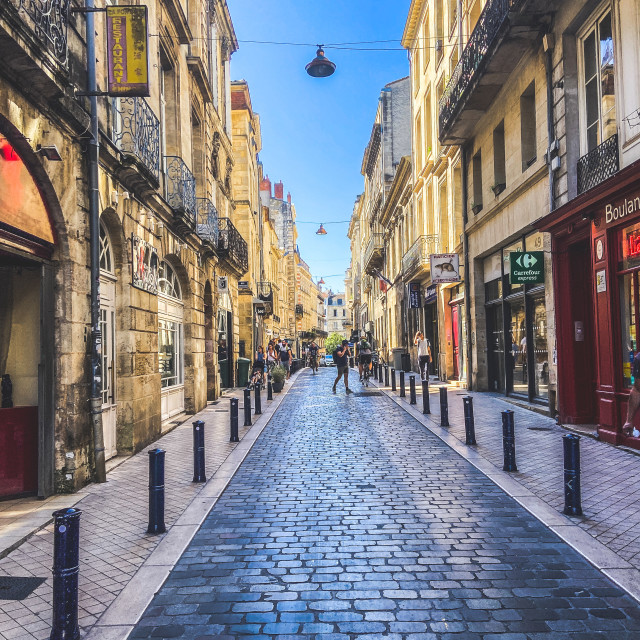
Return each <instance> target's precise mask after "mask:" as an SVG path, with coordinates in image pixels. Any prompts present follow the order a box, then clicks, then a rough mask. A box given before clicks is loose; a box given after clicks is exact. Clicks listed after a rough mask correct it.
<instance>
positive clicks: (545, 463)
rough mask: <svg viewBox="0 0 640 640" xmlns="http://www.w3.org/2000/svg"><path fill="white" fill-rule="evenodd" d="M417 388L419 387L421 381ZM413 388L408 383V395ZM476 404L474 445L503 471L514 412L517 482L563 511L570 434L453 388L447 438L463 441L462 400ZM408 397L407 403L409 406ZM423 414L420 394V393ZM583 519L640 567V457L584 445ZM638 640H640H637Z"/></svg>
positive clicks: (434, 396)
mask: <svg viewBox="0 0 640 640" xmlns="http://www.w3.org/2000/svg"><path fill="white" fill-rule="evenodd" d="M418 384H419V381H418ZM408 386H409V383H408V381H407V389H408ZM438 393H439V388H438V387H437V386H432V387H431V393H430V401H431V402H430V404H431V410H432V418H433V420H434V421H435V422H436V423H437V424H439V423H440V401H439V397H438ZM465 395H471V396H472V397H473V398H474V414H475V424H476V440H477V442H478V446H477V447H474V448H475V449H476V450H477V451H478V453H480V454H481V455H482V456H483V457H485V458H486V459H487V460H489V461H490V462H492V463H493V464H495V465H496V467H498V468H500V469H502V465H503V457H502V456H503V454H502V421H501V411H504V410H505V409H511V410H513V411H514V414H515V415H514V421H515V428H516V457H517V464H518V472H517V473H513V474H512V475H513V477H514V478H515V479H516V480H518V481H519V482H521V483H522V484H523V485H524V486H526V487H527V488H528V489H529V490H530V491H532V492H533V493H534V494H536V495H537V496H538V497H539V498H541V499H542V500H544V501H545V502H547V503H548V504H549V505H550V506H551V507H553V508H554V509H556V510H558V511H561V510H562V509H563V507H564V484H563V464H564V463H563V453H562V436H564V435H566V434H567V433H568V432H567V430H566V429H564V428H563V427H561V426H558V425H557V424H556V423H555V420H552V419H551V418H548V417H546V416H543V415H540V414H538V413H534V412H533V411H530V410H528V409H524V408H520V407H517V406H514V405H513V404H511V403H509V402H507V401H505V400H504V399H502V398H501V397H500V396H496V395H494V394H488V393H470V394H469V393H468V392H467V391H465V390H461V389H454V388H449V393H448V397H449V422H450V423H451V427H450V429H449V432H450V433H451V434H453V435H454V436H456V437H457V438H458V439H459V440H460V441H461V442H464V441H465V431H464V412H463V407H462V397H463V396H465ZM408 396H409V393H408V391H407V397H406V398H405V400H406V402H408V401H409V397H408ZM417 396H418V398H417V400H418V405H417V406H418V407H419V408H420V410H422V394H421V392H418V394H417ZM580 457H581V467H582V507H583V510H584V517H583V518H572V520H573V521H574V522H575V523H576V524H577V525H578V526H580V527H581V528H582V529H584V530H585V531H587V532H588V533H590V534H591V535H592V536H593V537H594V538H596V539H597V540H598V541H600V542H601V543H602V544H605V545H606V546H608V547H609V548H610V549H611V550H612V551H615V552H616V553H617V554H618V555H619V556H620V557H622V558H624V559H625V560H627V561H629V562H631V563H632V564H634V565H636V566H637V565H638V563H639V562H640V492H639V491H638V487H637V485H636V482H635V479H636V478H638V477H640V456H639V455H637V454H633V453H630V452H629V451H625V450H624V449H620V448H618V447H614V446H612V445H610V444H607V443H606V442H598V441H597V440H594V439H593V438H590V437H582V438H581V441H580ZM638 637H639V638H640V635H639V636H638Z"/></svg>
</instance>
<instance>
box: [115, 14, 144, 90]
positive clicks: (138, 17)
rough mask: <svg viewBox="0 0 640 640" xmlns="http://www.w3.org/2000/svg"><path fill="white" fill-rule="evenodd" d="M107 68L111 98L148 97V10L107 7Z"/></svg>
mask: <svg viewBox="0 0 640 640" xmlns="http://www.w3.org/2000/svg"><path fill="white" fill-rule="evenodd" d="M107 64H108V68H109V90H108V93H109V94H110V95H113V96H148V95H149V46H148V33H147V7H145V6H133V5H132V6H109V7H107Z"/></svg>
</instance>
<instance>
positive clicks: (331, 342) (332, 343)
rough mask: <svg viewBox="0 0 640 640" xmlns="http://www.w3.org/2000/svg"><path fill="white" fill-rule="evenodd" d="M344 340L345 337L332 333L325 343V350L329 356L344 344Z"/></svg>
mask: <svg viewBox="0 0 640 640" xmlns="http://www.w3.org/2000/svg"><path fill="white" fill-rule="evenodd" d="M343 340H344V336H342V335H340V334H339V333H332V334H331V335H330V336H329V337H328V338H327V339H326V340H325V342H324V348H325V349H326V350H327V353H328V354H333V352H334V351H335V350H336V349H337V348H338V347H339V346H340V345H341V344H342V341H343Z"/></svg>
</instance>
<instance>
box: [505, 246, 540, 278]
mask: <svg viewBox="0 0 640 640" xmlns="http://www.w3.org/2000/svg"><path fill="white" fill-rule="evenodd" d="M509 261H510V266H511V269H510V276H511V284H542V283H543V282H544V251H527V252H526V253H522V252H517V253H516V252H515V251H512V252H511V253H510V254H509Z"/></svg>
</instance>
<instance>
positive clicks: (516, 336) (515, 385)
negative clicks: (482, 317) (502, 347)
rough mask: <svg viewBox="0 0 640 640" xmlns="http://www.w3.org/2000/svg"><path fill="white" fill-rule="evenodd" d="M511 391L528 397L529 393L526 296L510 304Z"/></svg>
mask: <svg viewBox="0 0 640 640" xmlns="http://www.w3.org/2000/svg"><path fill="white" fill-rule="evenodd" d="M508 306H509V313H510V314H511V320H510V325H509V328H510V334H509V339H510V352H511V354H510V355H511V358H510V360H511V390H512V391H513V392H514V393H521V394H523V395H527V394H528V391H529V361H528V360H529V359H528V351H527V325H526V312H525V299H524V296H522V297H520V298H519V299H517V300H511V301H510V302H509V305H508Z"/></svg>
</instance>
